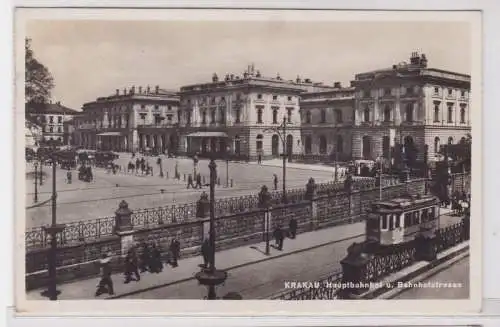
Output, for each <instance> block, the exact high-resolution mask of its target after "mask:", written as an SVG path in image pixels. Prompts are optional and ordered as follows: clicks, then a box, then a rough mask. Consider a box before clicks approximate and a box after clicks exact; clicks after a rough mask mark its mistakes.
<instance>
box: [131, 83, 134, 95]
mask: <svg viewBox="0 0 500 327" xmlns="http://www.w3.org/2000/svg"><path fill="white" fill-rule="evenodd" d="M130 94H135V85H133V86H132V88H131V89H130Z"/></svg>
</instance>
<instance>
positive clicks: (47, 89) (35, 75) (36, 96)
mask: <svg viewBox="0 0 500 327" xmlns="http://www.w3.org/2000/svg"><path fill="white" fill-rule="evenodd" d="M25 50H26V53H25V69H26V72H25V84H24V92H25V97H26V103H30V104H43V103H47V101H48V99H49V98H50V93H51V91H52V89H53V88H54V78H53V77H52V74H51V73H50V72H49V70H48V69H47V67H45V66H44V65H43V64H42V63H41V62H39V61H38V60H37V59H36V58H35V57H34V54H33V49H31V39H28V38H26V39H25Z"/></svg>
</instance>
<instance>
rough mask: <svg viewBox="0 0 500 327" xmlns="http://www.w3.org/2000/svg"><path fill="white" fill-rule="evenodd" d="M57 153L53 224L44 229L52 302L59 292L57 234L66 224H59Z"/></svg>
mask: <svg viewBox="0 0 500 327" xmlns="http://www.w3.org/2000/svg"><path fill="white" fill-rule="evenodd" d="M56 168H57V160H56V152H55V149H54V152H53V153H52V223H51V225H50V226H47V227H44V230H45V232H46V233H47V234H49V235H50V250H49V256H48V266H49V269H48V270H49V287H48V289H47V290H46V291H45V292H43V293H42V294H43V295H44V296H47V297H48V298H49V299H50V300H51V301H56V300H57V295H59V293H60V292H59V291H58V290H57V270H56V269H57V234H58V233H61V232H62V231H63V230H64V227H65V225H64V224H57V212H56V210H57V209H56V206H57V192H56Z"/></svg>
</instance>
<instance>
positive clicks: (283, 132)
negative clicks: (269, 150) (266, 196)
mask: <svg viewBox="0 0 500 327" xmlns="http://www.w3.org/2000/svg"><path fill="white" fill-rule="evenodd" d="M287 124H288V122H287V120H286V116H283V122H282V123H281V125H280V126H278V127H274V128H270V129H265V130H264V131H265V132H266V131H272V132H275V133H276V134H278V136H279V138H280V139H281V144H282V147H283V154H282V156H283V181H282V184H283V200H282V201H283V203H286V202H287V197H286V158H287V154H288V149H287V144H286V125H287Z"/></svg>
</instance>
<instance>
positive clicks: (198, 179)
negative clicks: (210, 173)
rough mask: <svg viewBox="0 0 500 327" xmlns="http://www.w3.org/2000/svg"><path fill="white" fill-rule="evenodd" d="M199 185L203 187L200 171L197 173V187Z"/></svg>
mask: <svg viewBox="0 0 500 327" xmlns="http://www.w3.org/2000/svg"><path fill="white" fill-rule="evenodd" d="M198 187H199V188H203V185H201V174H200V173H198V174H197V175H196V188H198Z"/></svg>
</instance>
